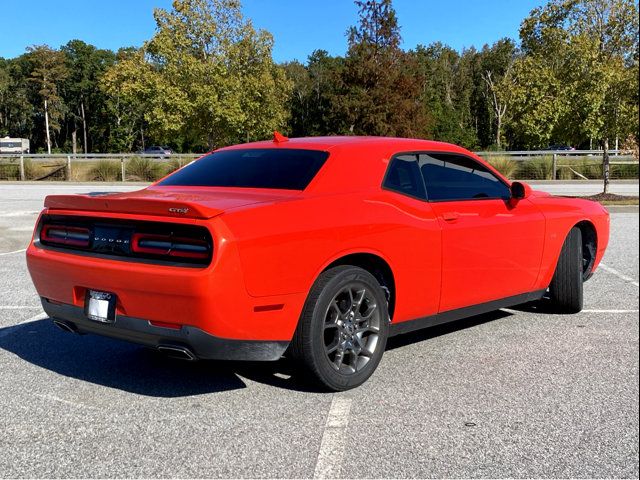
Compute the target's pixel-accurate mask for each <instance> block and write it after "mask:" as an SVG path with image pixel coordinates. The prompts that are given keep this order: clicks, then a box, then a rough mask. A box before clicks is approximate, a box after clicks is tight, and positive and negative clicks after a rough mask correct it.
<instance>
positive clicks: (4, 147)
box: [0, 137, 29, 153]
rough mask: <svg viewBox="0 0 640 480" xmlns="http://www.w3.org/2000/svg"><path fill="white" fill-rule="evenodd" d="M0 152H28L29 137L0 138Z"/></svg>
mask: <svg viewBox="0 0 640 480" xmlns="http://www.w3.org/2000/svg"><path fill="white" fill-rule="evenodd" d="M0 153H29V139H28V138H9V137H4V138H0Z"/></svg>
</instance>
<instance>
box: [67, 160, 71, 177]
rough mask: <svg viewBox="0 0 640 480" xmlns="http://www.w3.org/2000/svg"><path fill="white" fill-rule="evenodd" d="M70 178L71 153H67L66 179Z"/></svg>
mask: <svg viewBox="0 0 640 480" xmlns="http://www.w3.org/2000/svg"><path fill="white" fill-rule="evenodd" d="M69 180H71V155H67V181H69Z"/></svg>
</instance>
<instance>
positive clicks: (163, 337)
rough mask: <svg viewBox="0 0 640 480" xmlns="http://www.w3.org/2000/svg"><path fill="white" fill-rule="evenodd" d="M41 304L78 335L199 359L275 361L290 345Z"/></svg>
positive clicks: (42, 299)
mask: <svg viewBox="0 0 640 480" xmlns="http://www.w3.org/2000/svg"><path fill="white" fill-rule="evenodd" d="M41 301H42V308H44V311H45V312H46V313H47V315H49V316H50V317H51V318H52V319H54V320H58V321H62V322H64V323H65V324H66V325H68V326H70V327H71V329H73V330H75V331H77V332H78V333H94V334H97V335H102V336H105V337H111V338H117V339H119V340H126V341H129V342H133V343H137V344H140V345H146V346H148V347H152V348H158V347H169V348H171V347H178V348H186V349H188V350H189V351H191V352H192V353H193V355H194V356H195V357H196V358H199V359H208V360H255V361H274V360H278V359H279V358H280V357H281V356H282V354H283V353H284V351H285V350H286V348H287V346H288V345H289V342H281V341H265V340H234V339H227V338H220V337H216V336H214V335H211V334H209V333H207V332H205V331H203V330H201V329H199V328H197V327H192V326H187V325H184V326H182V327H181V328H180V329H175V330H174V329H169V328H162V327H156V326H154V325H151V324H150V323H149V321H147V320H144V319H140V318H133V317H127V316H123V315H118V316H117V317H116V321H115V322H114V323H99V322H95V321H93V320H89V319H87V317H86V316H85V315H84V311H83V308H81V307H77V306H75V305H66V304H56V303H52V302H49V301H48V300H47V299H45V298H41Z"/></svg>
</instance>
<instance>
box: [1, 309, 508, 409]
mask: <svg viewBox="0 0 640 480" xmlns="http://www.w3.org/2000/svg"><path fill="white" fill-rule="evenodd" d="M509 315H511V314H510V313H508V312H505V311H503V310H498V311H495V312H490V313H487V314H483V315H477V316H474V317H470V318H466V319H463V320H458V321H456V322H452V323H448V324H444V325H439V326H435V327H431V328H426V329H423V330H418V331H415V332H411V333H406V334H402V335H398V336H396V337H392V338H390V339H389V340H388V342H387V350H392V349H395V348H399V347H403V346H406V345H410V344H414V343H419V342H423V341H426V340H429V339H432V338H436V337H439V336H441V335H446V334H448V333H452V332H455V331H459V330H464V329H466V328H470V327H474V326H477V325H481V324H483V323H486V322H490V321H493V320H497V319H500V318H504V317H507V316H509ZM0 348H1V349H4V350H6V351H8V352H11V353H13V354H15V355H17V356H18V357H20V358H22V359H23V360H25V361H27V362H29V363H31V364H33V365H36V366H38V367H41V368H44V369H47V370H50V371H52V372H55V373H57V374H60V375H64V376H67V377H71V378H76V379H79V380H83V381H86V382H91V383H94V384H97V385H103V386H107V387H110V388H116V389H120V390H123V391H127V392H131V393H136V394H139V395H146V396H151V397H166V398H169V397H186V396H192V395H202V394H210V393H216V392H222V391H228V390H237V389H242V388H245V387H246V384H245V382H244V380H243V378H245V379H248V380H251V381H254V382H256V383H261V384H265V385H270V386H274V387H278V388H282V389H285V390H295V391H303V392H309V393H317V392H322V391H323V390H322V389H320V388H319V387H318V386H317V384H315V383H314V382H313V381H312V379H311V378H310V377H309V374H308V373H306V372H305V371H304V370H303V369H301V368H299V367H298V365H297V364H296V363H295V362H294V361H292V360H290V359H287V358H282V359H280V360H278V361H276V362H231V361H212V360H208V361H198V362H186V361H183V360H176V359H172V358H167V357H165V356H164V355H162V354H160V353H158V352H156V351H155V350H152V349H149V348H145V347H140V346H139V345H135V344H131V343H128V342H123V341H119V340H114V339H110V338H104V337H100V336H97V335H82V336H79V335H75V334H71V333H66V332H63V331H61V330H59V329H58V328H56V327H55V326H54V325H53V322H51V320H50V319H43V320H38V321H34V322H29V323H23V324H18V325H15V326H11V327H5V328H0Z"/></svg>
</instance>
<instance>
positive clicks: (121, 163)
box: [120, 157, 125, 182]
mask: <svg viewBox="0 0 640 480" xmlns="http://www.w3.org/2000/svg"><path fill="white" fill-rule="evenodd" d="M120 169H121V174H122V181H123V182H124V181H125V179H124V176H125V170H124V157H122V158H120Z"/></svg>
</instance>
